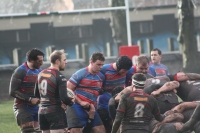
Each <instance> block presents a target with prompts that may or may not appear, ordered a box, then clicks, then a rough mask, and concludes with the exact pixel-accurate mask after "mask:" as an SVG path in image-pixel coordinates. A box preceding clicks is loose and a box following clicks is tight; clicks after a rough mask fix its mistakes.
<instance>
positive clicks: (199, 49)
mask: <svg viewBox="0 0 200 133" xmlns="http://www.w3.org/2000/svg"><path fill="white" fill-rule="evenodd" d="M197 49H198V51H200V35H198V36H197Z"/></svg>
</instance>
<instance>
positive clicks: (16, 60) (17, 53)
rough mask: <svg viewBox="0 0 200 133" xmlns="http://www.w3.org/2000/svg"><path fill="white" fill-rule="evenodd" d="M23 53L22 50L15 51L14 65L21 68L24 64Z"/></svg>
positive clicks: (16, 49)
mask: <svg viewBox="0 0 200 133" xmlns="http://www.w3.org/2000/svg"><path fill="white" fill-rule="evenodd" d="M21 55H22V52H21V49H20V48H15V49H13V63H14V64H16V65H17V66H19V65H20V64H22V57H21Z"/></svg>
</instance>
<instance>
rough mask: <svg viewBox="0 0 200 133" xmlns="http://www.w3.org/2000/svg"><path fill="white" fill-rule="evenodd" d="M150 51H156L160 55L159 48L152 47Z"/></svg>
mask: <svg viewBox="0 0 200 133" xmlns="http://www.w3.org/2000/svg"><path fill="white" fill-rule="evenodd" d="M151 51H158V54H159V55H162V51H161V50H160V49H158V48H154V49H152V50H151Z"/></svg>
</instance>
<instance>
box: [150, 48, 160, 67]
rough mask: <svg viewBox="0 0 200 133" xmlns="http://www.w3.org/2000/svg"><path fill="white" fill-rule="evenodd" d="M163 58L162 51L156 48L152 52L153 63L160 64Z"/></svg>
mask: <svg viewBox="0 0 200 133" xmlns="http://www.w3.org/2000/svg"><path fill="white" fill-rule="evenodd" d="M161 58H162V52H161V50H160V49H158V48H154V49H153V50H151V61H152V63H154V64H159V63H160V60H161Z"/></svg>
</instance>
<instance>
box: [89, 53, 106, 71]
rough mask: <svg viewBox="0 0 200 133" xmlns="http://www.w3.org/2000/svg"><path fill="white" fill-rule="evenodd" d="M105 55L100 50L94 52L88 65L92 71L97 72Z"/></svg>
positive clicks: (102, 63)
mask: <svg viewBox="0 0 200 133" xmlns="http://www.w3.org/2000/svg"><path fill="white" fill-rule="evenodd" d="M104 61H105V57H104V55H103V54H102V53H100V52H95V53H93V54H92V55H91V57H90V67H91V70H92V72H93V73H98V72H99V71H100V70H101V68H102V66H103V65H104Z"/></svg>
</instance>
